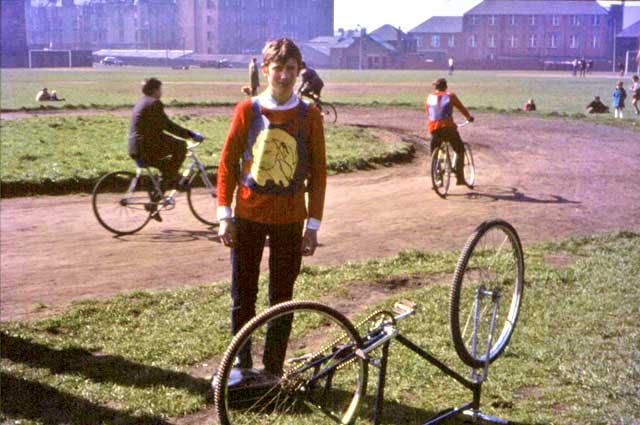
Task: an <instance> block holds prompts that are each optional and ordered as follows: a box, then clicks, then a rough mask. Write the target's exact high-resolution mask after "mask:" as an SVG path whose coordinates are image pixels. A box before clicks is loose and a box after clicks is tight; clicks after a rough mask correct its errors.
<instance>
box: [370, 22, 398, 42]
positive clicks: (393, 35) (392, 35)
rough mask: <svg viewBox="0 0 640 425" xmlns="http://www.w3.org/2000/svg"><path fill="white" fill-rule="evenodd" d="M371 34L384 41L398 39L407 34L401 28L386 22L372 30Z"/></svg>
mask: <svg viewBox="0 0 640 425" xmlns="http://www.w3.org/2000/svg"><path fill="white" fill-rule="evenodd" d="M369 34H370V35H374V36H376V37H378V38H379V39H380V40H384V41H397V40H398V39H403V38H404V37H405V35H406V34H405V33H404V32H402V30H401V29H399V28H396V27H394V26H393V25H389V24H385V25H383V26H381V27H380V28H378V29H376V30H374V31H371V32H370V33H369Z"/></svg>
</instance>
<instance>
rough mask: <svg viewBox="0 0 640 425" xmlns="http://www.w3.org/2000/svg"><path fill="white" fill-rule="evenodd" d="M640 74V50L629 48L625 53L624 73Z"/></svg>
mask: <svg viewBox="0 0 640 425" xmlns="http://www.w3.org/2000/svg"><path fill="white" fill-rule="evenodd" d="M627 74H636V75H638V74H640V50H627V52H626V54H625V55H624V75H627Z"/></svg>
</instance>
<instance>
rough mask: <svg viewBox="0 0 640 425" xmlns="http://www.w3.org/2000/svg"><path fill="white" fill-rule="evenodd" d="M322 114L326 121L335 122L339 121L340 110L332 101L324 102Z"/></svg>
mask: <svg viewBox="0 0 640 425" xmlns="http://www.w3.org/2000/svg"><path fill="white" fill-rule="evenodd" d="M322 116H324V119H325V121H327V122H330V123H332V124H335V123H336V121H338V111H336V107H335V106H333V104H332V103H327V102H322Z"/></svg>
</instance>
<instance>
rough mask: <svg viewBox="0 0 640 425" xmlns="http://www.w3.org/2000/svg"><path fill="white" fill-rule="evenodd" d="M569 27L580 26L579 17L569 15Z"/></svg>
mask: <svg viewBox="0 0 640 425" xmlns="http://www.w3.org/2000/svg"><path fill="white" fill-rule="evenodd" d="M571 25H573V26H574V27H577V26H580V17H579V16H578V15H571Z"/></svg>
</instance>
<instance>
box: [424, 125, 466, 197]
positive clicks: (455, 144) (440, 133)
mask: <svg viewBox="0 0 640 425" xmlns="http://www.w3.org/2000/svg"><path fill="white" fill-rule="evenodd" d="M444 140H446V141H447V142H449V144H451V147H452V148H453V150H454V151H455V153H456V154H457V156H458V159H457V160H456V168H455V173H456V180H457V184H458V185H463V184H465V181H464V143H463V142H462V139H461V138H460V134H459V133H458V129H457V128H453V127H445V128H439V129H438V130H435V131H434V132H433V133H431V154H433V152H434V151H435V150H436V149H437V148H438V147H439V146H440V144H441V143H442V141H444Z"/></svg>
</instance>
